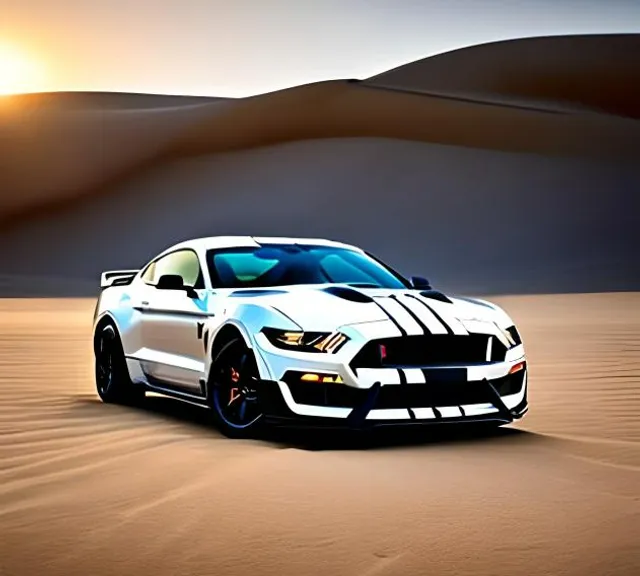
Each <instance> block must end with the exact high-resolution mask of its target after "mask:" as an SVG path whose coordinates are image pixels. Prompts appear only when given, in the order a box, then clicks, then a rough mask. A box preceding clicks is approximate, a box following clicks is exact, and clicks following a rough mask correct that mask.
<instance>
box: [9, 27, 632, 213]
mask: <svg viewBox="0 0 640 576" xmlns="http://www.w3.org/2000/svg"><path fill="white" fill-rule="evenodd" d="M532 42H534V43H535V46H534V47H535V54H536V60H535V63H536V65H537V69H545V70H549V74H550V76H553V77H555V76H557V75H558V74H562V78H563V79H564V81H563V82H564V84H567V83H568V85H570V86H571V87H572V92H571V91H569V92H568V91H567V90H564V91H563V90H560V89H559V90H558V91H557V93H554V92H553V91H551V92H549V91H546V92H545V91H544V90H542V88H540V86H541V85H542V84H541V80H540V81H539V79H538V77H537V76H531V75H530V67H531V65H532V59H531V57H530V56H527V55H528V54H530V52H531V46H530V45H531V43H532ZM639 48H640V36H637V35H635V36H634V35H629V36H620V37H618V36H600V37H598V36H595V37H577V38H570V39H564V40H563V39H558V38H543V39H537V40H535V41H533V40H519V41H513V42H510V43H497V44H493V45H489V46H480V47H474V48H470V49H468V50H465V51H459V52H454V53H451V54H446V55H443V56H439V57H435V58H428V59H426V60H424V61H421V62H417V63H413V64H410V65H408V66H406V67H403V68H401V69H399V70H396V71H391V72H389V73H387V74H383V75H380V76H376V77H375V78H373V79H370V80H368V81H364V82H360V83H358V82H355V83H354V82H348V81H334V82H320V83H317V84H311V85H307V86H300V87H296V88H292V89H289V90H282V91H279V92H274V93H271V94H264V95H260V96H255V97H251V98H242V99H211V100H207V99H202V98H197V99H186V100H184V99H180V98H179V97H166V96H157V97H152V96H142V95H131V96H130V97H127V96H126V95H122V94H119V95H112V96H110V97H107V96H105V95H104V94H96V95H95V97H93V98H92V97H91V95H90V94H80V95H77V96H75V97H71V96H70V95H69V94H60V95H59V97H58V99H59V100H60V101H61V102H60V104H58V105H54V104H53V102H54V101H55V100H56V96H55V95H42V96H40V97H37V96H34V95H30V96H27V97H24V98H20V97H16V98H12V99H8V100H6V101H3V102H2V104H0V133H2V135H3V138H2V139H1V140H0V157H1V158H2V159H3V162H2V164H0V189H2V190H3V192H4V193H3V194H2V197H1V202H0V219H3V218H4V220H5V224H6V222H7V219H8V218H10V217H13V216H15V215H16V214H20V213H22V214H24V213H25V212H27V211H29V210H31V209H32V208H34V207H38V206H47V205H51V204H56V203H59V202H61V201H64V200H68V199H69V198H75V197H77V196H80V195H86V194H91V193H95V192H97V191H100V190H102V191H104V190H105V188H107V189H108V188H109V187H110V186H111V185H113V183H114V182H118V181H122V180H123V179H126V178H128V177H129V176H130V175H131V173H132V172H139V171H142V170H148V169H149V168H150V166H152V165H155V164H157V163H159V162H166V161H167V160H171V159H176V158H178V157H184V156H193V155H200V154H219V153H220V152H225V151H228V150H238V149H247V148H251V147H255V146H266V145H273V144H277V143H282V142H288V141H297V140H304V139H316V138H335V137H341V138H344V137H385V138H399V139H405V140H414V141H423V142H432V143H441V144H451V145H459V146H470V147H474V148H483V149H492V150H503V151H514V152H529V153H536V154H545V155H559V156H587V157H591V158H608V159H615V160H627V161H631V162H633V161H634V160H635V159H636V157H637V153H636V151H637V150H638V148H639V147H640V128H639V127H638V125H637V123H635V122H629V121H627V120H625V119H624V118H622V117H618V116H614V115H612V113H618V112H619V113H621V114H623V115H626V113H627V109H626V108H624V106H623V105H622V104H619V105H617V106H618V108H620V110H619V109H618V108H616V105H614V104H611V105H610V106H609V105H607V106H604V104H602V102H600V101H598V102H595V104H596V105H597V106H596V107H597V108H599V109H603V110H604V111H606V112H607V114H596V113H595V112H592V111H590V110H585V109H584V104H585V103H586V104H591V99H593V98H596V97H597V98H604V96H602V95H603V94H605V92H606V91H605V88H604V87H606V90H608V91H609V92H611V94H614V93H615V94H614V95H613V96H611V99H612V101H613V100H615V102H618V100H619V99H620V98H621V97H622V96H620V97H618V96H619V95H620V94H624V95H626V96H625V97H626V98H627V99H628V100H629V101H630V102H636V101H637V89H638V88H637V83H638V78H637V70H636V68H635V67H634V65H633V62H634V60H633V55H634V54H636V53H637V52H638V49H639ZM594 55H599V57H598V58H595V57H594ZM496 56H500V58H496ZM613 56H615V59H614V58H613ZM449 60H451V63H452V64H453V65H452V66H447V70H449V69H451V70H457V71H459V74H458V75H457V76H456V73H454V72H450V73H449V75H448V76H446V75H444V74H443V73H442V68H443V65H446V64H447V63H448V62H449ZM496 61H498V62H499V63H500V66H497V65H496V64H495V62H496ZM611 61H615V63H616V65H615V67H610V68H608V70H609V73H608V76H603V74H604V72H602V74H600V72H598V74H594V66H596V67H598V68H597V70H598V71H600V69H601V68H602V66H603V64H602V62H605V63H608V62H611ZM561 64H562V66H563V67H561V68H557V67H558V66H561ZM554 66H556V68H557V69H556V68H554ZM514 68H515V69H518V70H520V71H521V73H520V74H519V75H517V74H516V75H514V74H513V70H514ZM467 69H474V70H475V74H474V76H473V77H472V78H470V79H469V83H468V84H467V85H464V83H463V81H461V80H460V78H462V77H464V78H466V77H467V76H466V75H465V74H464V71H465V70H467ZM524 70H526V71H527V72H526V77H527V78H529V77H530V78H531V84H530V85H529V84H526V85H524V84H523V85H518V87H517V90H516V89H515V88H513V87H511V86H510V85H507V84H505V82H498V81H497V80H496V78H495V75H496V74H497V73H498V72H499V73H500V74H501V76H500V78H503V77H504V78H508V79H511V81H513V82H515V81H516V80H517V78H522V77H523V75H524ZM570 72H571V73H570ZM576 75H577V76H576ZM452 78H453V79H454V80H452ZM455 78H458V79H457V80H455ZM479 78H483V79H485V83H484V84H482V83H481V82H480V79H479ZM578 79H579V80H580V82H578ZM425 82H426V84H425ZM564 84H563V86H564ZM425 86H426V87H428V88H430V89H432V90H436V91H437V90H440V91H445V92H446V91H447V90H451V89H455V91H456V95H457V98H451V97H450V96H445V95H437V94H434V95H429V94H426V93H421V91H423V89H424V87H425ZM465 86H466V90H467V91H466V92H465V91H464V89H465ZM487 86H489V88H490V90H491V92H490V94H492V95H493V98H494V100H493V101H492V100H491V98H490V97H488V96H487V89H486V87H487ZM603 86H604V87H603ZM479 87H481V88H483V90H484V92H483V94H482V96H477V95H475V96H474V94H475V93H476V92H477V91H478V89H479ZM609 92H606V93H609ZM615 95H618V96H615ZM523 97H526V98H528V101H527V104H526V105H525V106H523V105H521V103H519V102H518V101H517V98H523ZM550 97H553V99H554V101H555V102H560V103H562V107H561V108H558V109H553V108H550V107H549V103H548V102H542V101H540V102H539V103H537V104H536V103H535V102H531V100H532V99H537V100H540V98H546V99H547V100H548V99H549V98H550ZM616 98H618V100H616ZM510 99H515V100H513V101H511V100H510ZM91 100H93V103H90V101H91ZM186 103H189V104H188V105H187V104H186ZM568 104H569V106H568ZM571 104H573V107H572V106H571ZM623 108H624V109H623ZM79 152H81V153H82V156H81V157H79V155H78V154H79Z"/></svg>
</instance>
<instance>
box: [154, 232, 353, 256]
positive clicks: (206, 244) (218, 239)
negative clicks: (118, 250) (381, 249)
mask: <svg viewBox="0 0 640 576" xmlns="http://www.w3.org/2000/svg"><path fill="white" fill-rule="evenodd" d="M262 244H305V245H309V246H332V247H339V248H348V249H351V250H357V251H362V249H361V248H358V247H357V246H353V245H351V244H345V243H343V242H336V241H334V240H327V239H324V238H296V237H284V236H282V237H280V236H208V237H204V238H193V239H191V240H186V241H184V242H180V243H178V244H174V245H173V246H171V247H169V248H167V249H166V250H164V251H163V252H162V253H161V254H159V256H161V255H162V254H165V253H167V252H173V251H175V250H179V249H181V248H191V249H193V250H202V251H206V250H215V249H218V248H242V247H255V248H258V247H259V246H261V245H262Z"/></svg>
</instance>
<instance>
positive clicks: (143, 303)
mask: <svg viewBox="0 0 640 576" xmlns="http://www.w3.org/2000/svg"><path fill="white" fill-rule="evenodd" d="M140 306H149V302H147V301H146V300H143V301H142V302H140Z"/></svg>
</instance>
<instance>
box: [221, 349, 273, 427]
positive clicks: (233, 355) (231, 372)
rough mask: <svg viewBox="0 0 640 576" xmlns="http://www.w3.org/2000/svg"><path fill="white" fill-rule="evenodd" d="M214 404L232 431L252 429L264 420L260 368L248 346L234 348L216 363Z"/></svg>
mask: <svg viewBox="0 0 640 576" xmlns="http://www.w3.org/2000/svg"><path fill="white" fill-rule="evenodd" d="M216 364H217V366H216V367H215V369H214V374H215V376H214V379H213V387H212V392H213V401H214V408H215V409H216V411H217V412H218V414H219V416H220V418H222V420H223V421H224V423H225V424H226V425H227V426H229V427H230V428H235V429H241V428H248V427H249V426H251V425H252V424H253V423H254V422H255V421H256V420H258V418H260V416H261V412H260V408H259V402H258V397H257V392H256V384H257V382H258V378H257V367H256V366H255V362H254V361H253V358H252V356H251V352H249V351H248V350H247V349H246V348H244V346H242V345H240V344H237V345H234V346H230V347H229V349H228V350H227V351H226V353H223V354H222V355H221V356H220V357H219V358H217V359H216Z"/></svg>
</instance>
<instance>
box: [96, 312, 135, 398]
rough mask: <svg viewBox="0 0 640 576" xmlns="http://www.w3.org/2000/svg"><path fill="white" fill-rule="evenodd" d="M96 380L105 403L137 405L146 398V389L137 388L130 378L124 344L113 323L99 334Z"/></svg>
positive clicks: (100, 330) (103, 328)
mask: <svg viewBox="0 0 640 576" xmlns="http://www.w3.org/2000/svg"><path fill="white" fill-rule="evenodd" d="M95 378H96V389H97V391H98V395H99V396H100V398H101V399H102V401H103V402H110V403H118V404H136V403H138V402H139V401H141V400H142V399H143V398H144V388H142V386H135V385H134V384H133V383H132V382H131V378H129V371H128V370H127V364H126V360H125V357H124V350H123V349H122V342H121V341H120V336H119V335H118V332H117V331H116V329H115V327H114V326H113V324H111V323H108V324H105V325H104V326H102V328H100V329H99V333H98V334H97V341H96V351H95Z"/></svg>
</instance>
